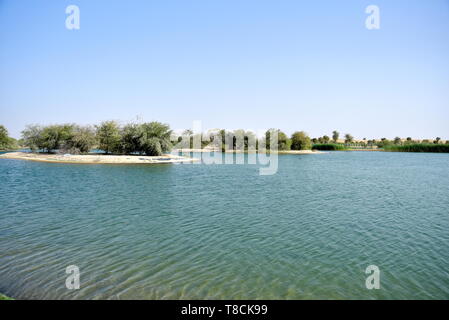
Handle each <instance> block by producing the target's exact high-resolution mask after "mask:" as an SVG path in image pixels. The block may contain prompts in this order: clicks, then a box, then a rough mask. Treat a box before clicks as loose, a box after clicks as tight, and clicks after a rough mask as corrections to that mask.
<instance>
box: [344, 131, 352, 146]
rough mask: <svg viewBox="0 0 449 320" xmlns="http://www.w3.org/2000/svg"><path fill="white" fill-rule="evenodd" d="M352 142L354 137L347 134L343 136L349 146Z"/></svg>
mask: <svg viewBox="0 0 449 320" xmlns="http://www.w3.org/2000/svg"><path fill="white" fill-rule="evenodd" d="M352 141H354V137H353V136H352V135H350V134H349V133H347V134H345V143H347V144H350V143H352Z"/></svg>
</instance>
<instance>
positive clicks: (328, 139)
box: [323, 135, 330, 143]
mask: <svg viewBox="0 0 449 320" xmlns="http://www.w3.org/2000/svg"><path fill="white" fill-rule="evenodd" d="M329 141H330V138H329V136H326V135H324V136H323V142H324V143H329Z"/></svg>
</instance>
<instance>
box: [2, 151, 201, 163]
mask: <svg viewBox="0 0 449 320" xmlns="http://www.w3.org/2000/svg"><path fill="white" fill-rule="evenodd" d="M0 159H17V160H29V161H41V162H54V163H80V164H157V163H180V162H193V161H199V159H195V158H190V157H181V156H176V155H172V154H165V155H163V156H157V157H150V156H138V155H104V154H92V153H91V154H87V155H71V154H70V155H63V154H42V153H27V152H10V153H5V154H1V155H0Z"/></svg>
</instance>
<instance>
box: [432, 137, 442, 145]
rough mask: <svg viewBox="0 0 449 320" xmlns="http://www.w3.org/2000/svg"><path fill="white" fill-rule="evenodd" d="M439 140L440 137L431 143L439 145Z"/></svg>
mask: <svg viewBox="0 0 449 320" xmlns="http://www.w3.org/2000/svg"><path fill="white" fill-rule="evenodd" d="M440 140H441V138H440V137H436V138H435V140H434V141H433V143H435V144H439V143H440Z"/></svg>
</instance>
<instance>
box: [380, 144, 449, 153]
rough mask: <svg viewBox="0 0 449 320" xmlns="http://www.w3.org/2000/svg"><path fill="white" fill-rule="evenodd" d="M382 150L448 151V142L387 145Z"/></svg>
mask: <svg viewBox="0 0 449 320" xmlns="http://www.w3.org/2000/svg"><path fill="white" fill-rule="evenodd" d="M384 150H385V151H397V152H449V144H447V143H446V144H437V143H415V144H405V145H388V146H385V147H384Z"/></svg>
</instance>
